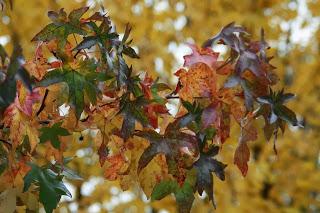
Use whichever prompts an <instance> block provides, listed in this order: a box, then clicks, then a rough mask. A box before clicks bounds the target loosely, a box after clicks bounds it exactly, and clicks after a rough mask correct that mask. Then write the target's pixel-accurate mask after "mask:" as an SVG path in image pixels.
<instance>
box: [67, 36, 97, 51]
mask: <svg viewBox="0 0 320 213" xmlns="http://www.w3.org/2000/svg"><path fill="white" fill-rule="evenodd" d="M97 43H98V38H97V37H96V36H88V37H85V38H84V39H83V41H81V42H80V43H79V44H78V45H77V46H76V47H75V48H74V49H73V50H82V49H90V48H91V47H92V46H94V45H96V44H97Z"/></svg>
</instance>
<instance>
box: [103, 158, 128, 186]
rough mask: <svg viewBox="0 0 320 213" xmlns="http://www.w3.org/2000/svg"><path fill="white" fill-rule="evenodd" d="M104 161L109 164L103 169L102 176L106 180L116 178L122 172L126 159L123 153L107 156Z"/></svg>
mask: <svg viewBox="0 0 320 213" xmlns="http://www.w3.org/2000/svg"><path fill="white" fill-rule="evenodd" d="M106 161H107V163H109V164H110V165H109V166H107V168H106V170H105V171H104V176H105V178H107V179H108V180H116V179H117V178H118V175H120V174H122V173H123V172H124V171H123V170H124V169H125V168H126V166H127V160H126V158H125V155H124V154H123V153H119V154H117V155H112V156H109V157H107V159H106Z"/></svg>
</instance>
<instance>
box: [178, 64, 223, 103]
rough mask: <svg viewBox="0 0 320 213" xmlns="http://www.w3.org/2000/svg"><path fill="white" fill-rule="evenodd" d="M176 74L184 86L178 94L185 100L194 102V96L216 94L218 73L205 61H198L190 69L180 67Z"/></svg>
mask: <svg viewBox="0 0 320 213" xmlns="http://www.w3.org/2000/svg"><path fill="white" fill-rule="evenodd" d="M176 75H177V76H178V77H179V80H180V83H181V86H182V88H181V89H180V91H179V92H178V94H179V96H180V97H181V98H182V99H183V100H185V101H189V102H192V101H193V99H194V97H211V96H213V95H214V94H216V84H217V77H216V73H215V71H214V70H212V69H211V68H210V67H209V66H207V65H206V64H204V63H197V64H195V65H193V66H192V67H190V69H189V70H188V71H186V70H184V69H180V70H179V71H178V72H177V73H176Z"/></svg>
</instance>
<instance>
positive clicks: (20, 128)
mask: <svg viewBox="0 0 320 213" xmlns="http://www.w3.org/2000/svg"><path fill="white" fill-rule="evenodd" d="M3 121H4V124H5V126H7V127H8V128H10V134H9V138H10V140H11V143H12V145H13V148H14V149H15V148H16V147H18V146H19V145H20V144H21V143H22V142H23V140H24V138H25V136H26V135H27V136H28V138H29V142H30V146H31V149H30V152H32V151H33V150H34V148H35V147H36V145H37V144H38V141H39V139H38V130H37V126H38V123H37V121H36V120H35V119H33V118H32V117H31V118H30V117H29V116H26V114H25V113H22V111H21V110H20V109H19V108H18V107H17V105H16V104H15V103H13V104H11V105H10V106H9V107H8V108H7V109H6V111H5V112H4V119H3Z"/></svg>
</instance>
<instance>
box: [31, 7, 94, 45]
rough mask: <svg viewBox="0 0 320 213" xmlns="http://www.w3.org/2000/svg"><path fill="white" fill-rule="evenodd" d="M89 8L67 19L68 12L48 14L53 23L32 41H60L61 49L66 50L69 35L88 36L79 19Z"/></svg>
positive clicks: (74, 12) (78, 10)
mask: <svg viewBox="0 0 320 213" xmlns="http://www.w3.org/2000/svg"><path fill="white" fill-rule="evenodd" d="M88 9H89V8H88V7H84V8H80V9H77V10H74V11H72V12H71V13H70V14H69V18H67V14H66V12H65V11H64V10H63V9H61V10H60V11H59V12H58V13H57V12H54V11H49V12H48V17H49V18H50V19H51V21H52V22H53V23H51V24H48V25H47V26H46V27H45V28H43V29H42V30H41V31H40V32H39V33H38V34H37V35H36V36H35V37H33V39H32V40H31V41H51V40H53V39H58V41H59V47H60V48H64V46H65V45H66V42H67V38H68V35H70V34H79V35H86V34H87V32H86V31H85V30H83V29H82V27H81V26H80V21H79V18H80V17H82V15H83V14H84V13H85V12H86V11H87V10H88Z"/></svg>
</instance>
